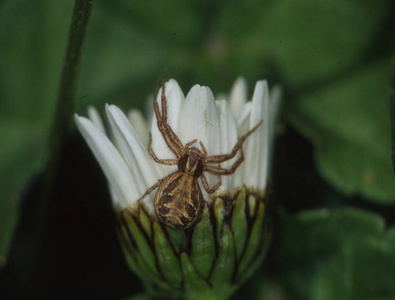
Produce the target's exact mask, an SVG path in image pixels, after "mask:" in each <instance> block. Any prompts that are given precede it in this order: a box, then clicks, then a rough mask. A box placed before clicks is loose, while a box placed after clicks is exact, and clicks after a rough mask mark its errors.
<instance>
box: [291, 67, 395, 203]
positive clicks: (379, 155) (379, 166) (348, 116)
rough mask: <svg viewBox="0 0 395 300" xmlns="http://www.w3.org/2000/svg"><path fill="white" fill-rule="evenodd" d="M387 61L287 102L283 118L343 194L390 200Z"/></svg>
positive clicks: (394, 186) (393, 183)
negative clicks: (305, 139)
mask: <svg viewBox="0 0 395 300" xmlns="http://www.w3.org/2000/svg"><path fill="white" fill-rule="evenodd" d="M388 76H389V68H388V65H387V61H381V62H379V63H375V64H372V65H369V66H366V68H364V69H363V70H360V72H358V73H356V74H352V75H351V76H349V77H348V78H346V79H344V80H339V81H338V82H336V83H335V84H333V85H331V86H330V87H325V88H322V89H320V90H318V91H316V92H313V93H310V94H308V95H305V96H302V97H301V98H300V99H297V100H296V101H294V102H293V103H292V108H291V109H290V110H289V119H290V120H291V122H292V124H293V125H294V126H296V127H297V128H298V129H299V130H301V131H302V132H303V133H304V134H305V135H306V136H308V137H309V138H310V139H311V140H312V141H313V143H314V145H315V147H316V160H317V163H318V167H319V169H320V170H321V172H322V173H323V175H324V176H325V177H326V178H327V179H328V180H329V181H330V182H332V183H333V184H334V185H335V186H336V187H337V188H339V189H341V190H343V191H344V192H346V193H348V194H351V195H352V194H362V195H363V196H365V197H367V198H369V199H371V200H372V201H377V202H381V203H387V204H390V203H395V177H394V175H393V172H392V170H391V160H390V153H391V152H390V151H391V143H390V141H391V136H390V123H389V122H390V120H389V113H388V99H389V84H388Z"/></svg>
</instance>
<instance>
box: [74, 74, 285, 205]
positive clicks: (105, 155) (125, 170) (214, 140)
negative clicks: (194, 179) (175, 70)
mask: <svg viewBox="0 0 395 300" xmlns="http://www.w3.org/2000/svg"><path fill="white" fill-rule="evenodd" d="M165 94H166V101H167V112H168V115H167V122H168V124H169V125H170V126H171V128H172V129H173V130H174V132H175V133H176V134H177V135H178V137H179V138H180V140H181V142H182V143H183V144H184V145H185V144H186V143H188V142H190V141H192V140H194V139H197V140H198V142H197V143H195V144H194V146H195V147H199V148H200V145H199V141H201V142H202V143H203V144H204V146H205V148H206V149H207V153H208V156H211V155H218V154H228V153H230V152H231V151H232V149H233V147H234V146H235V144H236V143H237V141H238V137H240V136H242V135H243V134H245V133H247V132H248V131H249V130H251V129H252V128H253V127H254V126H255V125H257V124H258V123H259V122H260V121H261V120H262V121H263V124H262V125H261V126H260V127H259V128H258V129H257V130H256V131H255V132H253V134H251V135H250V136H249V137H248V138H247V140H246V142H245V143H244V145H243V149H244V156H245V159H244V162H243V163H242V164H241V165H240V166H239V167H238V168H237V170H236V172H235V173H234V174H232V175H228V176H222V185H221V186H220V188H219V190H218V193H229V192H231V191H232V190H233V189H235V188H239V187H241V186H242V185H245V186H246V187H247V188H251V189H254V190H255V191H257V192H259V193H262V195H263V193H264V191H265V188H266V183H267V178H268V170H269V167H270V166H269V164H270V163H269V160H270V159H269V158H270V153H269V152H270V151H271V148H272V146H271V144H272V143H273V136H274V130H273V128H274V124H275V117H276V115H277V110H278V106H279V102H280V90H279V88H275V89H273V92H272V96H271V97H269V90H268V86H267V83H266V81H258V82H257V84H256V85H255V90H254V94H253V97H252V101H250V102H247V85H246V82H245V80H243V79H241V78H239V79H238V80H237V81H236V83H235V84H234V86H233V88H232V91H231V94H230V101H229V102H228V101H226V100H217V101H216V100H215V98H214V95H213V93H212V92H211V90H210V89H209V88H208V87H202V86H199V85H195V86H193V87H192V89H191V90H190V91H189V93H188V95H187V96H186V97H185V96H184V94H183V92H182V91H181V89H180V87H179V85H178V84H177V82H176V81H175V80H172V79H171V80H169V82H167V83H166V86H165ZM158 95H159V96H158V98H157V100H158V99H159V101H158V104H159V107H160V105H161V103H160V95H161V91H159V93H158ZM106 113H107V117H108V120H109V126H108V132H106V129H105V127H104V125H103V122H102V120H101V118H100V116H99V114H98V113H97V111H96V110H95V109H94V108H89V109H88V115H89V118H90V119H87V118H84V117H80V116H78V115H76V116H75V120H76V123H77V126H78V128H79V130H80V131H81V133H82V135H83V136H84V138H85V140H86V141H87V143H88V145H89V147H90V148H91V149H92V151H93V153H94V155H95V156H96V158H97V160H98V161H99V163H100V165H101V167H102V169H103V171H104V173H105V175H106V177H107V179H108V182H109V186H110V191H111V194H112V197H113V201H114V204H115V205H116V206H119V207H120V208H126V207H129V206H130V205H132V204H133V203H135V202H136V200H138V199H139V198H140V197H141V196H142V195H143V194H144V193H145V192H146V190H147V189H149V188H150V187H151V186H153V185H154V184H155V183H156V182H157V181H158V180H159V179H161V178H164V177H166V176H167V175H169V174H171V173H172V172H174V171H176V170H177V166H166V165H161V164H158V163H156V162H154V160H153V159H152V158H151V156H150V155H149V153H148V151H147V144H148V134H149V129H151V133H152V148H153V150H154V152H155V153H156V155H157V156H158V158H160V159H175V155H174V154H173V152H172V151H171V150H170V149H169V148H168V146H167V145H166V143H165V141H164V139H163V137H162V135H161V133H160V132H159V130H158V127H157V122H156V117H155V115H154V116H153V118H152V125H151V126H149V125H148V124H147V122H146V120H145V119H144V117H143V116H142V114H141V113H140V112H139V111H136V110H132V111H131V112H130V113H129V118H128V117H126V116H125V114H124V113H123V112H122V111H121V110H120V109H119V108H118V107H116V106H115V105H106ZM239 155H240V153H238V155H237V156H236V157H235V158H233V159H232V160H229V161H226V162H224V163H221V167H222V168H230V167H231V166H232V164H233V163H234V162H235V161H236V160H237V158H238V156H239ZM206 176H207V180H208V183H209V186H210V187H212V186H214V185H215V184H216V182H217V178H216V176H212V175H210V174H207V173H206ZM199 183H200V186H201V191H202V193H203V197H204V199H206V200H209V199H210V195H208V194H207V193H206V192H205V190H204V188H203V187H202V184H201V181H200V179H199ZM155 193H156V191H154V192H152V193H151V194H149V195H148V196H147V197H145V198H144V199H143V200H142V201H143V202H144V204H145V205H146V206H147V207H148V208H149V209H150V212H153V198H154V196H155Z"/></svg>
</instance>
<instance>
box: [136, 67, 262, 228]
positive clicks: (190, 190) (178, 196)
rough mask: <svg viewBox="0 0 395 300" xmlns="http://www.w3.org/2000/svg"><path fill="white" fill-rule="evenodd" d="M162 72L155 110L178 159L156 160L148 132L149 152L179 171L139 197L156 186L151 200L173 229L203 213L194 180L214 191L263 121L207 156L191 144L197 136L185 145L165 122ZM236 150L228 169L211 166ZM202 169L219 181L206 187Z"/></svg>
mask: <svg viewBox="0 0 395 300" xmlns="http://www.w3.org/2000/svg"><path fill="white" fill-rule="evenodd" d="M165 75H166V73H165ZM165 75H164V76H163V79H162V95H161V106H162V107H161V108H162V113H161V112H160V110H159V106H158V102H157V101H156V98H157V95H158V88H159V81H158V84H157V86H156V90H155V97H154V110H155V116H156V119H157V125H158V129H159V131H160V132H161V133H162V136H163V139H164V140H165V142H166V144H167V146H168V147H169V148H170V150H171V151H172V152H173V153H174V154H175V156H176V158H177V159H159V158H158V157H157V156H156V154H155V153H154V151H153V150H152V148H151V143H152V136H151V133H150V135H149V143H148V152H149V153H150V155H151V156H152V158H153V159H154V161H155V162H157V163H159V164H162V165H168V166H171V165H178V170H177V171H175V172H173V173H171V174H170V175H168V176H166V177H165V178H163V179H160V180H158V182H157V183H156V184H155V185H154V186H152V187H151V188H149V189H148V190H147V191H146V192H145V193H144V195H143V196H142V197H141V198H140V199H139V200H141V199H143V198H144V197H145V196H147V195H148V194H149V193H151V192H152V191H153V190H155V189H156V188H157V187H159V189H158V192H157V193H156V195H155V199H154V208H155V212H156V214H157V216H158V218H159V220H160V221H161V222H162V223H163V224H165V225H167V226H169V227H171V228H173V229H179V230H181V229H185V228H187V227H189V226H191V225H193V224H195V223H196V222H197V221H198V220H199V219H200V217H201V214H202V209H203V197H202V193H201V191H200V187H199V183H198V181H197V179H198V178H199V177H201V179H202V184H203V187H204V189H205V190H206V191H207V193H209V194H212V193H214V192H215V191H216V190H217V189H218V188H219V187H220V186H221V184H222V179H221V176H222V175H230V174H233V173H234V172H235V171H236V169H237V167H238V166H240V164H241V163H242V162H243V160H244V153H243V148H242V147H241V146H242V145H243V143H244V142H245V140H246V139H247V137H248V136H249V135H250V134H251V133H253V132H254V131H255V130H256V129H257V128H258V127H259V126H260V125H261V124H262V121H260V122H259V123H258V124H257V125H256V126H255V127H254V128H252V129H251V130H250V131H249V132H247V133H246V134H245V135H243V136H242V137H241V138H240V139H239V141H238V142H237V143H236V145H235V146H234V148H233V150H232V152H231V153H229V154H222V155H211V156H207V150H206V148H205V147H204V145H203V143H202V142H199V143H200V146H201V148H202V151H200V150H199V149H198V148H196V147H192V145H193V144H194V143H196V141H197V140H196V139H195V140H193V141H190V142H189V143H186V144H185V146H184V145H183V144H182V143H181V141H180V139H179V138H178V136H177V135H176V133H175V132H174V131H173V129H172V128H171V127H170V126H169V124H167V108H166V96H165ZM159 80H160V78H159ZM239 149H240V152H241V155H240V158H239V159H238V160H237V161H236V162H235V163H234V164H233V165H232V167H231V168H230V169H224V168H221V167H217V166H211V164H219V163H222V162H225V161H227V160H230V159H232V158H233V157H235V156H236V154H237V151H238V150H239ZM204 172H207V173H210V174H214V175H216V176H217V178H218V182H217V184H216V185H215V186H214V187H212V188H210V187H209V185H208V182H207V179H206V176H205V174H204ZM139 200H138V201H139Z"/></svg>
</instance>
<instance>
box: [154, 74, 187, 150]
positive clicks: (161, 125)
mask: <svg viewBox="0 0 395 300" xmlns="http://www.w3.org/2000/svg"><path fill="white" fill-rule="evenodd" d="M165 76H166V71H165V74H164V75H163V78H162V93H161V105H162V113H161V111H160V110H159V105H158V101H157V97H158V89H159V82H160V78H159V80H158V84H157V86H156V89H155V96H154V112H155V117H156V123H157V126H158V129H159V131H160V132H161V134H162V136H163V139H164V140H165V142H166V144H167V146H168V147H169V148H170V150H171V151H172V152H173V153H174V154H175V156H176V157H177V158H180V157H181V155H182V153H183V152H184V146H183V145H182V143H181V141H180V139H179V138H178V136H177V135H176V134H175V132H174V131H173V129H172V128H171V127H170V126H169V124H167V108H166V105H167V104H166V95H165Z"/></svg>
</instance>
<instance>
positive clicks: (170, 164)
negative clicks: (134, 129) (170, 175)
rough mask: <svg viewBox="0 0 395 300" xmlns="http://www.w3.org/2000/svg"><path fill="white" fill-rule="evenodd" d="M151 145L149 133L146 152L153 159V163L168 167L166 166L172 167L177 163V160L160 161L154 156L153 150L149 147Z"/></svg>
mask: <svg viewBox="0 0 395 300" xmlns="http://www.w3.org/2000/svg"><path fill="white" fill-rule="evenodd" d="M151 144H152V135H151V132H150V133H149V142H148V152H149V154H151V157H152V158H153V160H154V161H156V162H157V163H159V164H162V165H168V166H172V165H176V164H177V163H178V160H177V159H160V158H158V157H157V156H156V154H155V152H154V150H153V149H152V147H151Z"/></svg>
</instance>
